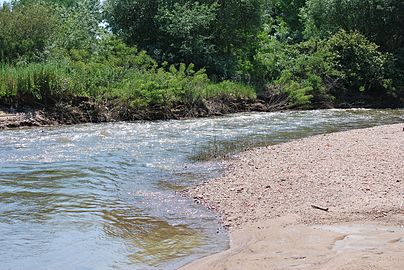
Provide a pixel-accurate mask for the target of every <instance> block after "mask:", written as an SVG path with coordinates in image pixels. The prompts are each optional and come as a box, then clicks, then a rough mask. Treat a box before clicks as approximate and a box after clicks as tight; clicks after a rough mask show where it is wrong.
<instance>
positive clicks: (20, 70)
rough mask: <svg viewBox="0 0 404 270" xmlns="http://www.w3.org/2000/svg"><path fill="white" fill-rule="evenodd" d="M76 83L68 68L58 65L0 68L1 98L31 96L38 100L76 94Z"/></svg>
mask: <svg viewBox="0 0 404 270" xmlns="http://www.w3.org/2000/svg"><path fill="white" fill-rule="evenodd" d="M74 89H75V83H74V81H73V80H72V78H71V77H69V74H68V71H67V68H65V67H62V66H61V65H57V64H37V63H34V64H27V65H24V66H8V65H2V66H0V98H13V97H21V96H25V95H31V96H32V97H34V98H35V99H37V100H42V99H45V98H48V97H54V98H61V97H69V96H71V95H73V94H75V91H74Z"/></svg>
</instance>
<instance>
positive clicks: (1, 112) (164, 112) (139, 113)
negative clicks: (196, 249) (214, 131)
mask: <svg viewBox="0 0 404 270" xmlns="http://www.w3.org/2000/svg"><path fill="white" fill-rule="evenodd" d="M284 105H285V104H284V103H282V102H281V103H279V102H278V101H277V100H274V99H272V97H268V98H262V99H249V98H236V97H234V98H233V97H230V96H223V97H221V98H215V99H209V100H201V101H199V102H197V103H195V104H182V103H178V104H175V105H173V106H172V107H164V106H155V107H148V108H142V109H136V108H133V107H131V106H129V105H128V104H126V103H123V102H121V101H119V100H116V101H104V102H99V101H95V100H92V99H90V98H85V97H80V98H75V99H74V100H71V101H69V102H63V101H60V102H56V103H54V104H51V105H47V106H45V105H41V104H36V103H33V102H29V103H27V105H20V106H10V105H5V104H3V105H1V104H0V130H1V129H9V128H21V127H40V126H56V125H73V124H83V123H103V122H117V121H137V120H169V119H187V118H197V117H209V116H219V115H224V114H230V113H238V112H252V111H257V112H269V111H274V110H279V109H282V108H283V107H282V106H284Z"/></svg>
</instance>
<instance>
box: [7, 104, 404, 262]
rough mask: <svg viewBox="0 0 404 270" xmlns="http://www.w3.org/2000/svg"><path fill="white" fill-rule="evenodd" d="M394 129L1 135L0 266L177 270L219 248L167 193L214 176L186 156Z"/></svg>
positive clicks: (208, 225) (245, 121)
mask: <svg viewBox="0 0 404 270" xmlns="http://www.w3.org/2000/svg"><path fill="white" fill-rule="evenodd" d="M403 121H404V110H317V111H287V112H274V113H243V114H235V115H228V116H224V117H217V118H204V119H191V120H181V121H176V120H173V121H157V122H134V123H105V124H84V125H76V126H62V127H49V128H34V129H23V130H6V131H0V268H1V269H12V270H14V269H18V270H19V269H37V270H39V269H60V270H63V269H69V270H70V269H98V270H102V269H176V268H178V267H179V266H181V265H183V264H185V263H187V262H190V261H192V260H194V259H197V258H200V257H202V256H206V255H209V254H212V253H215V252H219V251H222V250H224V249H226V248H227V246H228V236H227V234H226V232H225V231H224V230H222V229H221V228H220V226H219V224H218V220H217V217H216V216H215V215H214V213H212V212H210V211H208V210H206V209H205V208H203V207H202V206H200V205H198V204H195V203H194V202H193V200H191V199H187V198H183V197H181V196H179V195H178V194H177V193H176V191H178V190H182V189H184V188H186V187H189V186H192V185H195V184H198V183H200V182H201V181H203V180H206V179H208V178H210V177H215V176H217V175H218V174H219V173H220V171H221V167H220V163H217V162H195V161H193V160H194V158H192V157H193V156H194V155H195V153H199V152H201V151H202V152H203V150H204V149H207V148H209V147H211V145H212V142H215V144H225V143H226V142H234V143H235V144H237V143H239V142H243V141H250V142H251V141H256V142H258V143H259V144H262V143H265V144H274V143H280V142H285V141H288V140H292V139H297V138H301V137H306V136H309V135H313V134H320V133H327V132H334V131H340V130H347V129H352V128H361V127H369V126H374V125H381V124H390V123H397V122H403Z"/></svg>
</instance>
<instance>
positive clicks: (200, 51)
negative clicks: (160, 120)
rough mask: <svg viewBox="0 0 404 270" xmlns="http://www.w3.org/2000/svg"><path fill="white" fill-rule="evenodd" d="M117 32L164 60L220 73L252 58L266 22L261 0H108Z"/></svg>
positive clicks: (230, 71) (226, 74)
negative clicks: (262, 25) (258, 34)
mask: <svg viewBox="0 0 404 270" xmlns="http://www.w3.org/2000/svg"><path fill="white" fill-rule="evenodd" d="M104 10H105V15H106V19H107V21H108V23H109V25H110V27H111V29H112V31H113V32H114V33H116V34H117V35H118V36H121V37H122V38H123V39H124V40H125V41H126V42H128V43H129V44H131V45H137V46H139V47H140V48H142V49H145V50H146V51H148V52H149V53H150V54H151V55H152V56H153V57H154V58H155V59H156V60H158V61H159V62H160V63H162V62H163V61H169V62H171V63H173V62H175V61H176V60H181V61H182V60H183V61H185V62H186V63H191V62H192V63H196V64H197V66H198V68H200V67H203V66H204V67H207V69H208V71H209V72H210V73H211V74H213V73H215V74H218V75H219V76H220V77H230V76H231V75H234V74H235V69H236V66H237V65H238V63H240V62H244V61H248V60H251V59H252V57H253V55H254V53H255V45H256V38H257V33H258V32H259V31H260V27H261V17H262V16H261V15H262V3H261V0H243V1H236V0H220V1H218V0H202V1H199V2H194V1H186V0H152V1H145V0H136V1H128V0H108V1H107V2H106V4H105V8H104Z"/></svg>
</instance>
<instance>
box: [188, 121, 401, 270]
mask: <svg viewBox="0 0 404 270" xmlns="http://www.w3.org/2000/svg"><path fill="white" fill-rule="evenodd" d="M403 124H404V123H401V124H394V125H387V126H378V127H372V128H365V129H357V130H350V131H344V132H337V133H331V134H324V135H317V136H313V137H308V138H304V139H299V140H296V141H292V142H288V143H284V144H279V145H274V146H269V147H264V148H257V149H254V150H250V151H246V152H243V153H240V154H239V155H237V156H235V157H234V159H232V160H230V161H228V162H227V163H226V167H227V169H226V171H225V173H224V174H223V175H222V176H221V177H219V178H217V179H212V180H210V181H208V182H206V183H203V184H201V185H199V186H196V187H194V188H191V189H189V190H188V191H187V194H188V195H189V196H191V197H193V198H194V199H195V200H196V201H198V202H200V203H202V204H204V205H205V206H206V207H208V208H210V209H212V210H214V211H216V212H217V213H218V214H219V215H220V216H221V217H222V219H223V224H224V226H226V227H229V230H230V249H229V250H227V251H224V252H221V253H218V254H215V255H212V256H209V257H206V258H202V259H200V260H197V261H195V262H192V263H190V264H188V265H186V266H184V267H183V268H180V269H184V270H186V269H247V268H246V267H248V269H290V268H294V267H300V268H303V269H400V268H399V267H400V266H402V265H404V257H402V254H403V253H404V205H403V203H404V166H403V164H404V130H403V127H404V125H403ZM313 206H314V207H313ZM319 225H321V226H328V227H321V228H320V227H318V226H319ZM386 226H388V227H386ZM358 227H359V228H364V229H363V230H364V231H361V232H358V229H357V228H358ZM355 228H356V229H355ZM348 239H359V240H358V241H356V242H353V243H352V242H349V241H348ZM369 239H370V240H369ZM347 241H348V242H347ZM344 243H345V244H344ZM344 245H345V246H347V247H352V248H351V249H349V248H347V249H343V250H338V249H335V247H338V246H342V247H344ZM277 252H279V253H277ZM279 254H288V255H287V256H286V255H285V256H281V255H279ZM296 254H297V255H296Z"/></svg>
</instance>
